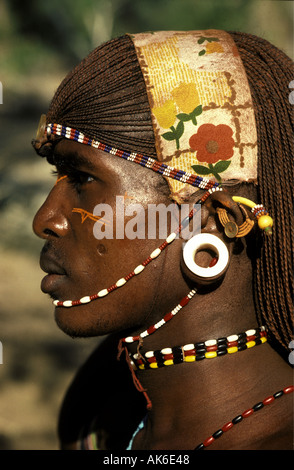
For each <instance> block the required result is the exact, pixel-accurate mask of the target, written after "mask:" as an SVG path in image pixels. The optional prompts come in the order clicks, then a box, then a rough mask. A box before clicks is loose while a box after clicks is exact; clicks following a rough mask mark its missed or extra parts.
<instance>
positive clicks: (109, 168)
mask: <svg viewBox="0 0 294 470" xmlns="http://www.w3.org/2000/svg"><path fill="white" fill-rule="evenodd" d="M52 160H53V163H54V164H55V165H56V166H57V168H58V167H59V166H62V168H63V170H64V171H66V169H67V168H68V169H69V170H70V169H76V170H80V171H84V172H90V173H91V174H92V175H93V176H95V175H97V176H98V177H99V178H100V179H103V180H104V181H105V182H107V183H109V184H112V185H116V184H118V183H119V184H120V185H121V184H122V185H124V186H126V187H128V188H133V189H134V190H136V191H142V190H145V191H148V192H150V191H153V190H154V191H155V192H157V194H158V195H159V194H161V195H164V196H166V195H168V194H169V192H168V185H167V183H166V181H165V179H164V178H163V177H162V176H161V175H160V174H156V173H154V172H152V171H151V170H148V169H147V168H144V167H142V166H140V165H138V164H136V163H133V162H129V161H127V160H124V159H122V158H119V157H117V156H115V155H111V154H109V153H106V152H104V151H102V150H99V149H96V148H94V147H91V146H89V145H85V144H81V143H79V142H74V141H71V140H68V139H62V140H60V141H59V142H57V143H56V144H55V147H54V153H53V158H52Z"/></svg>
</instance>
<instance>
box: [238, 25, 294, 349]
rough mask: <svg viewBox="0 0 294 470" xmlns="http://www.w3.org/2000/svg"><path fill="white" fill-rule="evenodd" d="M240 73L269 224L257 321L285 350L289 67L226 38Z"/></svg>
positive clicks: (289, 270)
mask: <svg viewBox="0 0 294 470" xmlns="http://www.w3.org/2000/svg"><path fill="white" fill-rule="evenodd" d="M230 34H231V35H232V37H233V39H234V40H235V43H236V45H237V47H238V50H239V53H240V55H241V58H242V60H243V64H244V67H245V69H246V73H247V77H248V81H249V86H250V88H251V94H252V98H253V103H254V109H255V118H256V125H257V134H258V191H259V197H260V200H261V201H262V202H263V203H264V205H265V206H266V207H267V208H268V209H269V211H270V213H271V215H272V216H273V218H274V221H275V227H274V231H273V234H272V236H271V237H266V239H265V240H264V242H263V243H262V248H261V250H260V256H258V259H257V261H256V270H255V279H254V284H255V291H256V292H255V294H256V295H255V297H256V307H257V314H258V318H259V320H260V321H261V322H265V323H266V324H267V326H268V328H269V330H270V332H271V334H272V336H273V338H274V339H275V340H276V341H277V342H278V343H279V344H280V345H281V346H282V347H283V348H284V350H286V349H288V345H289V342H290V340H291V338H292V336H293V253H294V236H293V233H294V232H293V227H294V210H293V176H294V175H293V156H294V142H293V127H294V126H293V109H291V104H290V102H289V96H288V95H289V83H290V81H291V80H292V77H293V63H292V61H291V60H290V59H289V58H288V57H287V56H286V55H285V54H284V53H283V52H282V51H281V50H279V49H277V48H276V47H275V46H273V45H272V44H270V43H268V42H267V41H266V40H264V39H261V38H258V37H256V36H253V35H248V34H242V33H235V32H232V33H230Z"/></svg>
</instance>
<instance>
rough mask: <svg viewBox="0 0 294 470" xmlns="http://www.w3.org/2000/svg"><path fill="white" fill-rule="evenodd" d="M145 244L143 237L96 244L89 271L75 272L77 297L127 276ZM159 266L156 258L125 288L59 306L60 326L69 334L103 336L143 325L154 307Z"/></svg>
mask: <svg viewBox="0 0 294 470" xmlns="http://www.w3.org/2000/svg"><path fill="white" fill-rule="evenodd" d="M144 243H145V242H144V240H141V241H140V242H136V241H129V240H128V241H126V240H113V241H112V243H111V245H109V246H108V245H107V242H106V241H105V243H103V244H102V243H99V244H98V245H97V246H96V260H98V261H97V262H96V263H92V260H89V261H88V262H87V263H85V265H87V271H86V270H85V271H84V272H83V273H82V274H81V272H78V271H77V272H76V282H73V283H72V288H73V289H72V292H73V294H74V298H75V299H77V298H80V297H83V296H85V295H92V294H94V293H97V292H98V291H99V290H101V289H104V288H108V287H110V286H111V285H112V284H114V283H115V282H116V281H117V280H118V279H120V278H122V277H124V276H126V275H127V274H128V273H129V272H131V271H132V270H133V269H134V267H135V266H137V265H138V264H139V263H140V262H141V261H142V258H141V256H142V254H143V252H144V249H146V248H145V247H144ZM101 251H102V252H103V254H101ZM91 263H92V264H91ZM158 265H159V263H158V262H157V261H154V262H153V263H151V264H150V265H149V266H148V267H147V268H146V269H145V270H144V272H142V273H141V274H140V275H138V276H134V277H133V278H132V279H130V280H129V281H128V282H127V283H126V284H125V285H123V286H122V287H119V288H118V289H116V290H115V291H113V292H110V293H109V294H108V295H106V296H105V297H102V298H98V299H96V300H94V301H92V302H90V303H89V304H86V305H82V306H78V307H71V308H69V309H66V308H57V309H56V321H57V323H58V325H59V326H60V328H61V329H62V330H64V331H66V332H67V333H69V334H70V335H81V336H95V335H99V336H100V335H105V334H109V333H114V332H119V331H122V330H126V329H129V328H140V327H141V326H142V325H144V322H145V321H146V317H148V315H149V313H150V311H151V310H152V307H153V301H154V296H155V295H156V286H157V285H158V273H159V271H160V267H159V266H158ZM158 268H159V269H158ZM72 297H73V296H72ZM147 326H148V325H147Z"/></svg>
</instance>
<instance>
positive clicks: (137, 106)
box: [47, 35, 156, 157]
mask: <svg viewBox="0 0 294 470" xmlns="http://www.w3.org/2000/svg"><path fill="white" fill-rule="evenodd" d="M47 122H58V123H60V124H63V125H68V126H71V127H74V128H75V129H79V131H80V132H83V133H84V134H85V135H87V136H88V137H91V138H94V139H96V140H99V141H101V142H103V143H106V144H110V145H112V146H114V147H117V148H120V149H123V150H126V151H138V150H140V152H142V153H145V154H146V155H149V156H152V157H156V149H155V141H154V134H153V127H152V122H151V113H150V107H149V102H148V97H147V92H146V87H145V82H144V78H143V75H142V71H141V68H140V65H139V63H138V60H137V55H136V52H135V49H134V46H133V43H132V40H131V39H130V38H129V36H127V35H125V36H122V37H120V38H116V39H112V40H111V41H108V42H106V43H104V44H102V45H101V46H99V47H97V48H96V49H94V50H93V51H92V52H91V53H90V54H89V55H88V56H87V57H86V58H85V59H84V60H82V62H81V63H80V64H79V65H78V66H77V67H75V68H74V69H73V70H72V71H71V72H70V73H69V74H68V75H67V76H66V77H65V79H64V80H63V81H62V83H61V84H60V86H59V88H58V89H57V92H56V94H55V96H54V98H53V100H52V102H51V105H50V108H49V111H48V113H47Z"/></svg>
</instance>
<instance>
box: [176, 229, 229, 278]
mask: <svg viewBox="0 0 294 470" xmlns="http://www.w3.org/2000/svg"><path fill="white" fill-rule="evenodd" d="M207 249H208V250H211V251H212V252H213V253H214V254H215V255H216V256H215V258H213V260H216V263H215V262H214V261H213V262H212V263H211V264H210V266H208V267H207V268H204V267H202V266H199V265H198V264H197V263H196V261H195V257H196V254H197V252H199V251H201V250H207ZM228 265H229V252H228V249H227V247H226V245H225V243H224V242H223V241H222V240H221V239H220V238H218V237H217V236H215V235H212V234H211V233H199V234H197V235H195V236H194V237H192V238H190V240H188V242H187V243H185V245H184V248H183V256H182V267H183V270H184V272H185V273H186V274H187V275H188V277H189V278H190V279H192V280H193V281H196V282H197V281H198V282H201V284H208V283H211V282H214V281H217V280H219V279H221V278H222V276H223V275H224V274H225V272H226V270H227V268H228Z"/></svg>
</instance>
